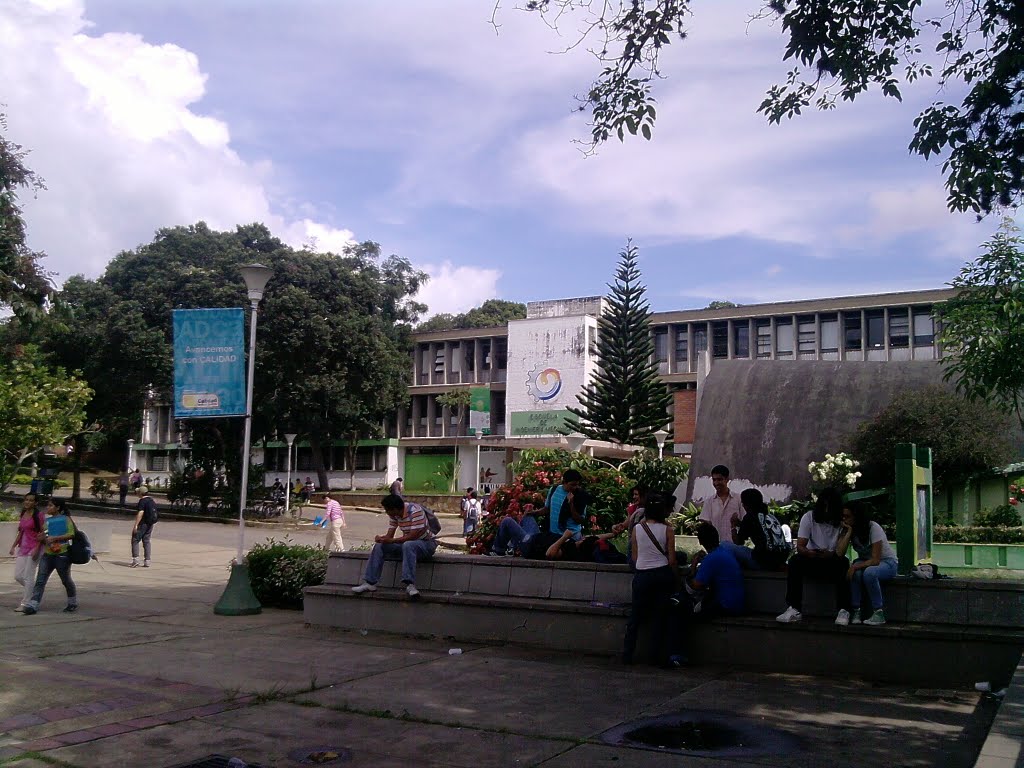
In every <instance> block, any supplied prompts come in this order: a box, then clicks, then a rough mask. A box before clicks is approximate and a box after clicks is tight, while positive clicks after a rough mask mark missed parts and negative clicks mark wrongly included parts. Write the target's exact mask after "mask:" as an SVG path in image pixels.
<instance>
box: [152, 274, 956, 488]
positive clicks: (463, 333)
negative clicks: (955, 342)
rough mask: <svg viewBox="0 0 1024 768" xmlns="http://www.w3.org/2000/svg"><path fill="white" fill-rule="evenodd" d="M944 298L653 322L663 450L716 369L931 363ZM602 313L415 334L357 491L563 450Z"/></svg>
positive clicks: (897, 297)
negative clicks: (464, 402) (392, 406)
mask: <svg viewBox="0 0 1024 768" xmlns="http://www.w3.org/2000/svg"><path fill="white" fill-rule="evenodd" d="M953 295H954V291H953V290H951V289H939V290H929V291H911V292H901V293H886V294H875V295H869V296H849V297H840V298H832V299H814V300H807V301H790V302H779V303H770V304H752V305H745V306H739V307H729V308H721V309H701V310H683V311H672V312H657V313H654V315H653V317H652V333H653V336H654V350H655V351H654V360H655V362H656V363H657V365H658V371H659V373H660V375H661V377H662V380H663V381H664V382H665V386H666V387H668V388H669V390H670V391H671V392H672V393H673V403H672V408H671V412H670V413H668V414H666V421H667V422H668V423H671V425H672V432H673V436H674V439H673V441H672V444H671V450H672V451H674V452H675V453H676V454H677V455H689V454H690V453H691V452H692V450H693V443H694V439H695V429H696V424H697V415H698V411H699V409H700V401H701V395H702V388H703V383H704V380H705V378H706V377H707V375H708V373H709V371H710V370H711V368H712V367H713V366H714V365H715V364H716V362H718V361H723V360H750V361H755V362H756V361H763V360H772V361H785V360H803V361H809V360H816V361H851V362H852V361H875V362H888V361H926V360H937V359H939V358H940V357H941V356H942V350H941V348H940V347H939V345H938V344H937V343H936V334H937V325H938V321H937V318H936V312H935V310H936V307H937V305H939V304H941V303H942V302H943V301H945V300H947V299H949V298H951V297H952V296H953ZM603 303H604V299H603V298H601V297H590V298H575V299H559V300H552V301H538V302H531V303H529V304H528V305H527V317H526V319H525V320H516V321H512V322H510V323H508V325H507V326H506V327H504V328H484V329H477V328H474V329H465V330H453V331H435V332H428V333H418V334H416V335H415V337H414V348H413V352H412V360H411V366H410V380H409V402H408V404H407V405H406V406H405V407H403V408H401V409H399V411H398V413H397V414H396V416H395V419H394V421H393V422H392V423H389V424H388V425H387V427H388V432H387V434H388V437H387V439H385V440H380V441H372V442H371V441H367V442H365V443H364V444H362V445H361V447H360V450H359V453H358V455H357V458H356V470H357V472H356V482H357V485H358V486H359V487H380V486H383V485H386V484H387V483H389V482H390V481H391V480H392V479H394V478H395V477H397V476H399V475H401V476H403V477H404V478H405V480H406V487H407V488H409V489H415V490H426V489H433V490H438V491H440V490H447V487H448V481H447V478H449V477H451V475H452V472H453V469H457V470H458V478H459V479H458V483H457V487H459V488H465V487H467V486H470V485H480V486H482V487H484V488H485V489H487V488H489V487H490V486H491V485H493V484H496V483H501V482H504V480H505V476H506V469H505V468H506V466H507V464H508V463H509V462H510V461H511V460H512V458H513V456H514V451H515V450H516V449H520V448H524V447H529V446H551V445H557V444H561V445H563V446H564V445H566V444H567V443H566V439H565V438H564V437H561V436H559V435H558V428H559V427H560V426H561V425H562V423H563V419H564V417H565V414H566V408H568V407H569V406H574V405H576V404H577V401H576V396H577V395H578V393H579V392H580V390H581V389H582V388H583V386H585V384H586V382H588V381H589V380H590V377H591V376H592V375H593V374H594V371H595V370H596V350H597V334H598V327H597V318H598V317H599V316H600V314H601V312H602V309H603ZM460 388H465V389H470V390H472V391H473V392H474V398H473V399H474V405H473V408H474V411H475V413H474V414H472V415H473V417H474V418H475V419H476V421H475V423H477V424H486V427H487V428H486V429H480V430H474V429H473V428H472V427H471V426H470V423H471V418H467V417H466V414H458V413H456V412H453V411H452V410H451V409H449V408H447V407H444V406H442V405H441V404H440V403H439V402H438V400H437V398H438V396H440V395H442V394H444V393H446V392H449V391H451V390H453V389H460ZM481 403H482V404H481ZM164 411H166V413H165V412H164ZM480 419H485V421H480ZM146 423H147V424H151V423H152V424H155V425H157V427H155V429H156V432H154V431H153V430H150V431H149V432H145V433H144V435H143V440H142V441H141V444H138V445H136V452H137V455H138V456H139V457H140V458H139V461H138V463H139V465H140V467H141V468H142V469H143V472H144V474H153V473H159V472H160V471H161V470H160V469H158V467H165V466H167V463H168V462H169V461H170V460H171V459H172V458H173V455H174V454H175V451H176V450H178V444H176V443H175V439H174V433H175V429H176V428H175V427H174V426H172V425H173V424H174V422H173V420H172V419H171V417H170V413H169V408H168V407H167V406H163V405H157V404H155V403H154V404H153V405H152V407H151V408H149V409H147V415H146ZM161 429H162V430H163V431H162V432H161V431H160V430H161ZM157 433H159V434H157ZM477 433H482V434H480V436H477ZM151 436H152V437H153V439H152V440H150V439H148V438H149V437H151ZM587 448H588V449H589V450H593V451H596V452H597V453H598V455H600V454H602V453H605V454H610V455H614V454H616V452H618V453H621V451H619V450H618V449H616V447H614V446H609V445H601V444H591V443H590V442H588V443H587ZM256 451H257V453H256V458H257V460H259V459H260V458H262V459H264V461H265V462H266V466H267V469H268V472H267V478H268V482H273V479H274V478H275V477H277V476H282V477H283V475H284V471H285V469H286V466H287V465H286V463H285V462H286V459H285V448H284V444H283V443H280V444H278V443H269V444H267V445H266V446H263V447H258V448H257V449H256ZM328 454H329V455H328V456H327V457H326V461H327V462H328V464H327V466H328V467H329V474H330V477H331V479H332V487H347V483H348V477H349V475H348V468H347V466H345V457H344V451H343V449H342V447H341V446H340V445H339V446H333V447H332V448H331V450H329V451H328ZM478 456H479V458H478ZM453 465H457V466H453ZM292 466H293V473H292V475H293V480H294V477H295V475H296V474H298V475H301V476H302V477H305V476H306V475H307V474H311V473H312V469H311V463H310V458H309V451H308V448H304V447H303V446H302V445H301V444H300V445H299V447H298V449H297V457H296V459H295V460H293V465H292ZM474 481H475V482H474Z"/></svg>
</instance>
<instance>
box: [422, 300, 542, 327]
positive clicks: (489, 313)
mask: <svg viewBox="0 0 1024 768" xmlns="http://www.w3.org/2000/svg"><path fill="white" fill-rule="evenodd" d="M525 317H526V305H525V304H520V303H519V302H516V301H505V300H504V299H488V300H487V301H485V302H484V303H483V304H481V305H480V306H479V307H475V308H473V309H471V310H469V311H468V312H465V313H463V314H461V315H452V314H449V313H444V312H443V313H441V314H439V315H434V316H433V317H432V318H430V319H429V320H424V321H423V322H422V323H420V324H419V326H417V328H416V330H417V331H420V332H426V331H452V330H459V329H462V328H499V327H500V328H504V327H505V326H506V325H507V324H508V322H509V320H523V319H525Z"/></svg>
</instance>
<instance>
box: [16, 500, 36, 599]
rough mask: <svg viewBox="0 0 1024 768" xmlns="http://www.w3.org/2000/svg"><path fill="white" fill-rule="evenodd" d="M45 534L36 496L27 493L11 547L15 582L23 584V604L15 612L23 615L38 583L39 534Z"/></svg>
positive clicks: (22, 503) (22, 502)
mask: <svg viewBox="0 0 1024 768" xmlns="http://www.w3.org/2000/svg"><path fill="white" fill-rule="evenodd" d="M42 532H43V513H42V511H41V510H40V509H39V508H38V507H37V506H36V495H35V494H34V493H26V494H25V497H24V498H23V499H22V500H21V516H20V517H19V518H18V534H17V535H16V536H15V537H14V543H13V544H12V545H11V554H12V555H13V556H14V580H15V581H16V582H18V583H19V584H21V586H22V588H23V590H24V591H23V592H22V595H21V602H19V603H18V607H17V608H15V609H14V610H15V611H17V612H18V613H22V612H24V610H25V606H26V605H27V604H28V602H29V600H31V599H32V588H33V587H34V586H35V583H36V569H37V567H38V565H39V554H40V551H41V550H42V546H43V545H42V543H41V542H40V540H39V534H41V533H42Z"/></svg>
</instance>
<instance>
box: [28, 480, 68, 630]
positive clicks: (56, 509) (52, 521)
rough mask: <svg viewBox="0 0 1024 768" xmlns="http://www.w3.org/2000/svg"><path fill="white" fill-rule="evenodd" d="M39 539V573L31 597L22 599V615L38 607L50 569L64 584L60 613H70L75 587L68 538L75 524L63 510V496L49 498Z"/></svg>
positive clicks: (30, 612) (64, 504)
mask: <svg viewBox="0 0 1024 768" xmlns="http://www.w3.org/2000/svg"><path fill="white" fill-rule="evenodd" d="M40 535H41V536H42V538H41V539H40V541H41V542H42V545H43V554H42V555H41V556H40V558H39V574H38V575H37V576H36V583H35V586H34V587H33V589H32V598H31V599H30V600H29V601H28V602H27V603H25V608H24V610H23V611H22V613H24V614H25V615H26V616H31V615H32V614H34V613H37V612H38V611H39V604H40V603H41V602H42V601H43V591H44V590H45V589H46V582H47V581H48V580H49V578H50V574H51V573H53V572H54V571H56V572H57V575H58V576H59V577H60V581H61V583H62V584H63V585H64V591H65V592H67V595H68V604H67V606H66V607H65V608H64V613H74V612H75V611H77V610H78V590H77V589H76V588H75V582H74V581H73V580H72V578H71V556H70V554H69V550H70V549H71V539H73V538H74V537H75V524H74V523H73V522H72V521H71V518H70V517H69V516H68V513H67V502H65V501H64V499H54V498H51V499H50V503H49V505H47V507H46V530H45V531H44V532H43V533H42V534H40Z"/></svg>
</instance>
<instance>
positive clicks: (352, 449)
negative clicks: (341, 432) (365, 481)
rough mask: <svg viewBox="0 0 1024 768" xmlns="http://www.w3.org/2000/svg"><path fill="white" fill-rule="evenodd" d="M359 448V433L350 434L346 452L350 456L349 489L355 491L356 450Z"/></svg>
mask: <svg viewBox="0 0 1024 768" xmlns="http://www.w3.org/2000/svg"><path fill="white" fill-rule="evenodd" d="M358 450H359V433H358V432H353V433H352V434H351V435H349V438H348V445H346V446H345V452H346V454H347V457H348V489H349V490H350V491H354V490H355V489H356V452H357V451H358Z"/></svg>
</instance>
